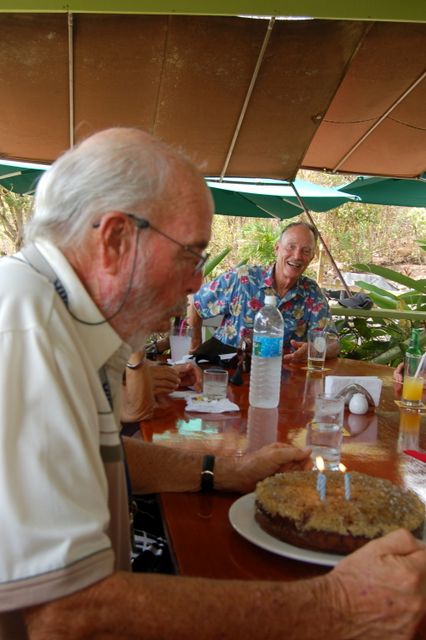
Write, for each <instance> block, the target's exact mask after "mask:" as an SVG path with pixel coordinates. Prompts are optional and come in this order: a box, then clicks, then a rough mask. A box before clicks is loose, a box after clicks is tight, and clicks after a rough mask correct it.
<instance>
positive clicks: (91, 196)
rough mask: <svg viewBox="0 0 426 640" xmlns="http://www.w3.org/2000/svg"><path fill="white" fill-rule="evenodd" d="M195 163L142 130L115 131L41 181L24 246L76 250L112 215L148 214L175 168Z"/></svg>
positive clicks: (78, 150) (76, 151)
mask: <svg viewBox="0 0 426 640" xmlns="http://www.w3.org/2000/svg"><path fill="white" fill-rule="evenodd" d="M176 162H179V163H183V164H184V165H186V166H187V167H191V170H192V171H194V172H195V169H194V168H193V167H192V165H190V163H189V162H188V161H187V160H186V159H185V158H183V156H180V155H179V154H178V152H176V151H175V150H172V149H171V148H170V147H168V146H167V145H166V144H164V143H162V142H160V141H159V140H157V139H155V138H153V137H152V136H150V135H149V134H147V133H145V132H142V131H140V130H138V129H130V128H113V129H107V130H105V131H101V132H99V133H97V134H94V135H93V136H91V137H90V138H87V139H86V140H84V141H83V142H81V143H80V144H78V145H77V146H76V147H74V148H72V149H70V150H69V151H67V152H65V153H64V154H63V155H62V156H61V157H60V158H59V159H58V160H57V161H56V162H54V163H53V165H52V166H51V167H50V168H49V169H48V170H47V171H46V173H45V174H44V175H43V176H42V178H41V179H40V181H39V183H38V186H37V189H36V193H35V200H34V211H33V216H32V219H31V220H30V221H29V223H28V224H27V226H26V228H25V241H26V242H32V241H34V240H36V239H37V238H41V237H44V238H48V239H50V240H52V241H54V242H55V244H56V245H57V246H59V247H62V248H64V247H72V246H77V245H78V244H79V243H80V242H82V241H83V239H84V236H85V234H86V233H87V232H88V229H89V228H90V227H91V226H92V224H93V223H94V222H95V221H98V220H99V217H100V215H102V213H107V212H108V211H114V210H117V211H125V212H126V211H127V212H134V211H135V210H138V211H139V210H140V209H142V210H143V214H145V211H147V212H149V210H150V208H151V206H152V205H153V204H158V200H160V199H161V197H162V196H163V197H164V191H165V190H166V189H167V186H168V181H169V178H170V173H171V169H172V166H173V165H174V164H175V163H176Z"/></svg>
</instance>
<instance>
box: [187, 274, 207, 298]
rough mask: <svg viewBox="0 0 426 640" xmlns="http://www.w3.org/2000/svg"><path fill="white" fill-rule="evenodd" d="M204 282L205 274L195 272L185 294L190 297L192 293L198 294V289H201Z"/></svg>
mask: <svg viewBox="0 0 426 640" xmlns="http://www.w3.org/2000/svg"><path fill="white" fill-rule="evenodd" d="M202 282H203V274H202V272H201V271H194V273H193V274H192V276H191V279H190V280H189V282H188V283H187V288H186V289H185V293H186V294H187V295H188V294H190V293H196V292H197V291H198V289H199V288H200V287H201V284H202Z"/></svg>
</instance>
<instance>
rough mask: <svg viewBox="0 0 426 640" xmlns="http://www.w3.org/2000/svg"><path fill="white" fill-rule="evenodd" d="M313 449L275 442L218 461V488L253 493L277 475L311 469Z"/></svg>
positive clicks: (216, 475) (216, 485) (216, 469)
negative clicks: (238, 455)
mask: <svg viewBox="0 0 426 640" xmlns="http://www.w3.org/2000/svg"><path fill="white" fill-rule="evenodd" d="M309 454H310V449H298V448H297V447H292V446H290V445H288V444H283V443H281V442H274V443H272V444H268V445H266V446H265V447H262V448H261V449H259V450H258V451H254V452H252V453H247V454H245V455H243V456H241V457H236V458H217V459H216V465H215V487H216V488H217V489H219V490H220V489H221V490H225V491H241V492H242V493H247V492H249V491H253V490H254V488H255V486H256V483H257V482H258V481H259V480H263V479H264V478H266V477H268V476H272V475H274V473H280V472H282V471H295V470H299V471H301V470H303V469H310V468H311V467H312V461H311V458H310V455H309Z"/></svg>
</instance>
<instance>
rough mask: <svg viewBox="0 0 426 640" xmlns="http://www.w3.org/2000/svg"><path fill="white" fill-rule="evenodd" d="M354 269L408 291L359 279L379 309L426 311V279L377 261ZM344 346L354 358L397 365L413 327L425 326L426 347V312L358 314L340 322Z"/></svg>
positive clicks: (344, 351)
mask: <svg viewBox="0 0 426 640" xmlns="http://www.w3.org/2000/svg"><path fill="white" fill-rule="evenodd" d="M418 244H419V246H420V247H421V248H422V249H423V250H426V242H425V241H424V240H420V241H419V242H418ZM354 268H355V269H357V270H359V271H361V272H363V273H373V274H375V275H377V276H381V277H382V278H386V279H387V280H390V281H392V282H395V283H397V284H399V285H402V286H403V287H404V288H405V289H406V291H405V292H404V293H400V294H395V293H392V292H390V291H387V290H385V289H382V288H381V287H378V286H376V285H373V284H371V283H369V282H365V281H364V280H358V281H356V282H355V284H356V286H358V287H360V288H361V289H363V290H364V291H365V292H366V293H367V294H368V295H369V297H370V298H371V299H372V300H373V302H374V304H375V305H376V307H378V308H379V309H392V310H394V311H404V312H410V311H415V312H419V311H420V312H425V311H426V280H425V279H420V280H414V279H413V278H409V277H408V276H406V275H403V274H401V273H399V272H397V271H394V270H393V269H388V268H385V267H380V266H377V265H373V264H362V263H361V264H355V265H354ZM336 324H337V328H338V331H339V335H340V339H341V347H342V355H344V356H346V357H350V358H354V359H360V360H370V361H372V362H376V363H379V364H390V365H392V366H395V365H396V364H397V363H399V362H401V360H402V359H403V357H404V354H405V351H406V349H407V347H408V343H409V338H410V334H411V329H412V328H413V327H414V326H418V327H420V328H421V329H423V332H422V334H421V336H420V344H421V345H422V346H426V313H425V315H424V317H423V318H422V317H420V319H419V318H418V316H417V315H414V314H413V316H412V318H411V319H410V318H409V317H408V318H405V319H399V320H394V319H388V318H374V319H372V318H366V317H354V318H352V319H350V320H347V319H345V320H339V321H337V323H336Z"/></svg>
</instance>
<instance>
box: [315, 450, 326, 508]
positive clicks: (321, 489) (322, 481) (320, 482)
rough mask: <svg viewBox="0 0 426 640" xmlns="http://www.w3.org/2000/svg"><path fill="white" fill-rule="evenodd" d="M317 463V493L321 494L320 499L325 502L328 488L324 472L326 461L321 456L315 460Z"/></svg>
mask: <svg viewBox="0 0 426 640" xmlns="http://www.w3.org/2000/svg"><path fill="white" fill-rule="evenodd" d="M315 462H316V465H317V469H318V474H317V491H318V493H319V497H320V500H321V501H322V502H324V500H325V494H326V487H327V478H326V477H325V475H324V473H323V471H324V467H325V465H324V460H323V459H322V458H321V456H317V457H316V458H315Z"/></svg>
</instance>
